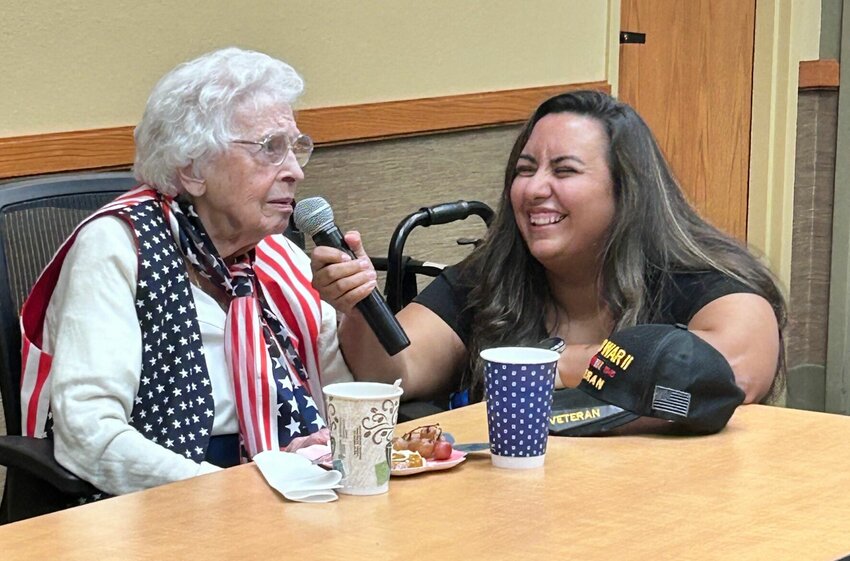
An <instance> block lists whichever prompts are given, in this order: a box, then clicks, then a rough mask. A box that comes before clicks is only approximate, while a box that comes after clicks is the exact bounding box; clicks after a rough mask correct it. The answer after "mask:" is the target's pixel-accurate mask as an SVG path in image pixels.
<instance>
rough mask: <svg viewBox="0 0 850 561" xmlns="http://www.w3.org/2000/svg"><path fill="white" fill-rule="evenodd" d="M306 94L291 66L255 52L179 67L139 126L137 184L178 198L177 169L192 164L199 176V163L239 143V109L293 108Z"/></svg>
mask: <svg viewBox="0 0 850 561" xmlns="http://www.w3.org/2000/svg"><path fill="white" fill-rule="evenodd" d="M303 90H304V81H303V80H302V79H301V76H299V75H298V73H297V72H296V71H295V70H294V69H293V68H292V67H291V66H289V65H288V64H286V63H285V62H283V61H281V60H278V59H275V58H273V57H270V56H269V55H266V54H263V53H259V52H256V51H248V50H243V49H239V48H236V47H229V48H226V49H220V50H217V51H213V52H210V53H207V54H205V55H202V56H200V57H198V58H196V59H194V60H191V61H189V62H184V63H182V64H180V65H178V66H177V67H176V68H174V69H173V70H171V71H170V72H169V73H168V74H166V75H165V76H163V77H162V79H160V81H159V82H158V83H157V85H156V86H155V87H154V89H153V91H152V92H151V94H150V97H149V98H148V102H147V105H146V107H145V113H144V115H143V116H142V120H141V122H140V123H139V125H138V126H137V127H136V130H135V133H134V136H135V140H136V159H135V165H134V168H133V169H134V174H135V176H136V179H138V180H139V181H140V182H142V183H145V184H147V185H150V186H151V187H153V188H155V189H157V190H158V191H160V192H161V193H163V194H165V195H170V196H176V195H178V194H179V193H180V192H181V191H182V187H181V184H180V181H179V180H178V171H179V170H181V169H183V168H185V167H186V166H188V165H192V166H193V171H195V172H196V173H197V166H198V165H199V164H202V163H203V162H205V161H207V160H208V159H210V158H212V157H214V156H216V155H217V154H220V153H221V152H223V151H224V149H225V146H226V144H227V143H228V142H229V141H231V140H233V139H235V138H237V137H236V133H237V131H235V130H234V115H235V113H236V112H237V111H238V110H239V109H240V108H242V107H244V106H245V104H247V103H254V104H255V106H256V109H258V110H259V109H261V108H262V107H268V106H271V105H278V104H281V103H285V104H288V105H292V103H293V102H295V100H296V99H297V98H298V96H299V95H300V94H301V92H302V91H303Z"/></svg>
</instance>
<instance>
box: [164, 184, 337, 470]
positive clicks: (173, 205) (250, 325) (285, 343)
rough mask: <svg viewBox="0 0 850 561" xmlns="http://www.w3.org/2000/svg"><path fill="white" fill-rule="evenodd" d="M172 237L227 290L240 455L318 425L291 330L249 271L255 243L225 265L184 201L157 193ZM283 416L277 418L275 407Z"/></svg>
mask: <svg viewBox="0 0 850 561" xmlns="http://www.w3.org/2000/svg"><path fill="white" fill-rule="evenodd" d="M164 202H165V203H166V204H167V206H168V209H169V211H170V212H166V213H165V214H166V218H167V220H168V223H169V226H170V228H171V232H172V235H173V236H174V239H175V241H176V242H177V245H178V246H179V247H180V250H181V252H182V253H183V255H184V257H185V258H186V260H187V261H188V262H189V263H190V264H191V265H190V266H193V267H195V269H196V270H197V271H198V273H199V274H200V275H201V276H203V277H205V278H206V279H208V280H210V281H211V282H213V283H214V284H216V285H217V286H219V287H221V288H222V289H223V290H224V291H225V293H226V294H227V295H228V296H229V297H230V304H229V307H228V310H227V318H226V320H225V333H224V348H225V357H226V359H227V365H228V369H229V370H230V373H231V376H232V379H233V390H234V394H235V398H236V410H237V413H238V416H239V433H240V437H241V440H242V445H243V448H244V450H245V452H246V453H247V456H248V458H253V457H254V455H255V454H257V453H259V452H262V451H263V450H272V449H277V448H278V447H283V446H286V445H287V444H288V443H289V442H291V441H292V439H293V438H295V437H298V436H306V435H308V434H311V433H313V432H316V431H317V430H319V429H321V428H322V427H324V426H325V423H324V420H323V419H322V417H321V415H320V413H319V410H318V408H317V406H316V403H315V402H314V401H313V399H312V397H311V395H310V389H309V378H310V376H309V374H308V372H307V369H306V368H305V367H304V364H303V362H302V360H301V357H300V356H299V354H298V350H297V349H296V346H295V344H294V343H293V336H292V334H291V333H290V331H289V330H288V329H287V327H286V324H285V323H283V322H282V321H280V320H279V319H278V318H277V316H276V315H275V314H274V313H273V312H272V310H271V308H270V307H269V305H268V303H267V302H266V299H265V296H264V293H263V291H262V290H261V289H260V287H259V283H258V282H257V276H256V274H255V272H254V267H253V264H254V260H255V251H254V250H253V249H252V250H250V251H248V252H247V253H245V254H243V255H241V256H238V257H236V258H235V259H234V260H233V263H232V264H231V265H230V266H228V265H227V264H226V263H225V262H224V260H223V259H222V258H221V256H219V254H218V252H217V251H216V249H215V246H214V245H213V243H212V241H211V240H210V238H209V235H208V234H207V232H206V230H205V229H204V226H203V224H202V223H201V220H200V218H199V217H198V215H197V213H196V212H195V210H194V207H193V206H192V204H191V203H190V202H189V201H187V200H185V199H183V198H182V197H177V198H170V197H164ZM284 407H285V408H286V410H287V411H286V415H285V417H286V418H288V419H289V423H288V424H286V425H285V426H281V425H280V424H279V418H280V417H281V416H282V412H281V411H280V409H281V408H284Z"/></svg>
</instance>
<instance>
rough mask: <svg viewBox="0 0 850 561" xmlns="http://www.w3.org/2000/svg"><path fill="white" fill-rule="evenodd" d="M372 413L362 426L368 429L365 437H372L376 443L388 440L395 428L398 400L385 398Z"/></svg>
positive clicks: (364, 434)
mask: <svg viewBox="0 0 850 561" xmlns="http://www.w3.org/2000/svg"><path fill="white" fill-rule="evenodd" d="M369 413H370V415H369V416H368V417H366V418H365V419H363V422H362V423H361V426H362V427H363V428H364V429H366V432H364V433H363V437H364V438H369V437H371V438H372V442H374V443H375V444H381V443H382V442H388V441H389V439H390V435H391V434H392V432H393V430H395V421H396V416H397V414H398V400H395V399H385V400H384V402H383V403H382V404H381V406H380V408H378V407H373V408H372V409H371V410H370V412H369Z"/></svg>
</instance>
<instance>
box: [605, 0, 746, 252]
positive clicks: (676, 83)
mask: <svg viewBox="0 0 850 561" xmlns="http://www.w3.org/2000/svg"><path fill="white" fill-rule="evenodd" d="M620 6H621V8H620V9H621V27H620V29H621V30H622V31H633V32H639V33H645V34H646V42H645V43H644V44H623V45H621V46H620V76H619V80H620V85H619V93H618V97H619V98H620V99H622V100H623V101H625V102H627V103H629V104H630V105H632V106H633V107H634V108H635V109H636V110H637V111H638V113H640V114H641V116H642V117H643V118H644V119H645V120H646V122H647V123H648V124H649V126H650V128H651V129H652V131H653V132H654V133H655V136H656V137H657V139H658V142H659V144H660V145H661V149H662V150H663V151H664V153H665V154H666V155H667V157H668V160H669V161H670V163H671V165H672V167H673V171H674V173H675V174H676V176H677V178H678V179H679V182H680V184H681V185H682V188H683V190H684V191H685V193H686V195H687V197H688V199H689V200H690V201H691V203H692V204H693V205H694V206H695V207H696V208H697V210H698V211H699V212H700V213H701V214H702V215H703V216H704V217H705V218H707V219H708V220H709V221H710V222H712V223H713V224H714V225H715V226H718V227H719V228H721V229H722V230H724V231H726V232H728V233H730V234H732V235H734V236H735V237H737V238H738V239H740V240H745V239H746V233H747V192H748V184H749V181H748V180H749V168H750V123H751V116H750V110H751V105H752V90H753V86H752V84H753V45H754V37H755V0H621V5H620Z"/></svg>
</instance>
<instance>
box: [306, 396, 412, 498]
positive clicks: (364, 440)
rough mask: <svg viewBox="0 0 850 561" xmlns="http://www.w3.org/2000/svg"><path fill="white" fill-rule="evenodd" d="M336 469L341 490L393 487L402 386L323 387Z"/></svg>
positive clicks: (373, 492)
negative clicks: (392, 460)
mask: <svg viewBox="0 0 850 561" xmlns="http://www.w3.org/2000/svg"><path fill="white" fill-rule="evenodd" d="M323 391H324V393H325V396H327V413H328V419H327V421H328V427H329V429H330V434H331V451H332V458H333V467H334V469H336V470H338V471H340V472H341V473H342V481H340V484H341V485H342V487H341V488H340V489H338V491H339V492H340V493H344V494H348V495H378V494H380V493H386V492H387V490H389V480H390V455H391V453H392V435H393V431H394V430H395V424H396V420H397V418H398V403H399V398H400V397H401V394H402V389H401V388H400V387H398V386H394V385H392V384H380V383H376V382H341V383H338V384H329V385H327V386H325V387H324V388H323Z"/></svg>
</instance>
